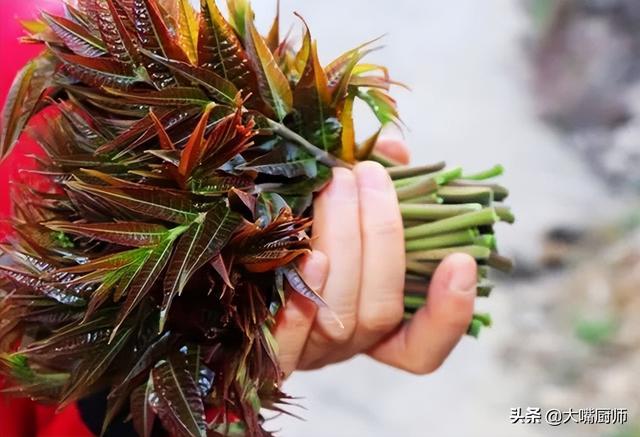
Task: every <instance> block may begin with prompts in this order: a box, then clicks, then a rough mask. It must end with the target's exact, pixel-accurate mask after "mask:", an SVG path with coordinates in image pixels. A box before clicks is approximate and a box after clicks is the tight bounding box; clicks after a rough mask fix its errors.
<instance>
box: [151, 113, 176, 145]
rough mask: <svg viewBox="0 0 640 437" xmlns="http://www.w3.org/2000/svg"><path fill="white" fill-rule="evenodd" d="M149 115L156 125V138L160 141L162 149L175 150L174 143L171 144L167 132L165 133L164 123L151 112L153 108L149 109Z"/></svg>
mask: <svg viewBox="0 0 640 437" xmlns="http://www.w3.org/2000/svg"><path fill="white" fill-rule="evenodd" d="M149 117H150V118H151V120H152V121H153V124H154V125H155V126H156V130H157V131H158V140H159V141H160V147H162V149H163V150H164V151H168V152H175V151H176V146H175V144H173V141H171V138H170V137H169V134H167V131H166V130H165V128H164V125H163V124H162V122H161V121H160V119H159V118H158V116H157V115H156V114H155V112H153V110H150V111H149Z"/></svg>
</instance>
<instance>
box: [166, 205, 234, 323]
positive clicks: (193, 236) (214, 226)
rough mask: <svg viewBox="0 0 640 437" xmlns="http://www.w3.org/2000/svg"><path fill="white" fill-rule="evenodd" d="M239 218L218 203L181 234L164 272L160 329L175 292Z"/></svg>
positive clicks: (222, 241) (228, 234)
mask: <svg viewBox="0 0 640 437" xmlns="http://www.w3.org/2000/svg"><path fill="white" fill-rule="evenodd" d="M241 220H242V218H241V217H240V215H238V214H236V213H234V212H232V211H231V210H230V209H229V208H228V207H227V206H226V205H225V204H224V203H221V204H218V205H217V206H216V207H214V208H213V209H211V210H210V211H209V212H207V213H205V214H201V215H200V216H199V217H198V219H197V220H196V221H195V223H194V224H192V225H191V227H190V228H189V230H187V232H185V234H184V235H183V236H182V237H181V238H180V241H179V242H178V244H177V246H176V250H175V252H174V254H173V257H172V258H171V263H170V264H169V267H168V268H167V273H166V275H165V280H164V293H165V297H164V301H163V303H162V310H161V312H160V330H162V329H163V328H164V322H165V320H166V318H167V316H168V313H169V309H170V307H171V303H172V301H173V299H174V297H175V296H176V294H178V295H179V294H181V293H182V290H183V289H184V287H185V285H187V282H188V281H189V279H191V276H193V274H194V273H195V272H196V271H197V270H198V269H200V268H201V267H203V266H204V265H205V264H206V263H208V262H210V261H211V260H212V259H213V258H214V257H215V256H216V255H218V254H219V253H220V250H222V248H223V247H224V246H225V245H226V244H227V242H228V241H229V239H230V238H231V236H232V234H233V232H234V231H235V230H236V229H237V227H238V225H239V224H240V222H241Z"/></svg>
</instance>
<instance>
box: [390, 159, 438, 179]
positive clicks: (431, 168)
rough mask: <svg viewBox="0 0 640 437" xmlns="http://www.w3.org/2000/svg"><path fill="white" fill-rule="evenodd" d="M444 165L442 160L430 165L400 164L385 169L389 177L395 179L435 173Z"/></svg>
mask: <svg viewBox="0 0 640 437" xmlns="http://www.w3.org/2000/svg"><path fill="white" fill-rule="evenodd" d="M445 166H446V164H445V163H444V162H439V163H437V164H431V165H421V166H417V167H411V166H408V165H402V166H399V167H390V168H388V169H387V171H388V172H389V176H391V179H393V180H397V179H406V178H410V177H414V176H423V175H426V174H429V173H435V172H437V171H440V170H443V169H444V168H445Z"/></svg>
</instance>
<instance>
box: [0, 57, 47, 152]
mask: <svg viewBox="0 0 640 437" xmlns="http://www.w3.org/2000/svg"><path fill="white" fill-rule="evenodd" d="M54 67H55V65H54V62H52V61H51V59H50V58H49V57H47V56H44V55H43V56H39V57H37V58H35V59H34V60H33V61H31V62H29V63H28V64H27V65H26V66H25V67H24V68H22V70H20V72H18V74H17V75H16V77H15V79H14V80H13V83H12V84H11V88H10V89H9V94H8V95H7V99H6V101H5V104H4V109H3V111H2V135H1V136H0V159H2V158H4V157H5V156H6V155H8V154H9V152H10V151H11V149H12V148H13V146H15V144H16V143H17V141H18V138H19V136H20V133H21V132H22V130H23V129H24V127H25V125H26V124H27V121H28V120H29V118H30V117H31V115H32V113H33V111H34V110H35V108H36V104H37V102H38V100H39V99H40V98H41V96H42V95H43V93H44V92H45V90H46V89H47V88H48V87H49V86H50V85H51V80H52V78H53V72H54Z"/></svg>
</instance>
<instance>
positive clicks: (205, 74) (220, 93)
mask: <svg viewBox="0 0 640 437" xmlns="http://www.w3.org/2000/svg"><path fill="white" fill-rule="evenodd" d="M147 56H149V57H150V58H152V59H153V60H155V61H157V62H159V63H160V64H163V65H165V66H166V67H168V68H169V69H171V70H172V71H174V72H175V73H177V74H179V75H180V76H182V77H184V78H185V79H187V80H189V81H191V83H192V84H193V85H198V86H201V87H203V88H205V89H206V90H207V92H209V93H210V94H211V95H213V96H214V98H216V99H218V100H219V101H221V102H223V103H229V104H232V105H235V104H236V103H237V102H236V100H237V99H236V98H237V96H238V89H237V88H236V87H235V85H234V84H232V83H231V82H229V81H228V80H227V79H225V78H223V77H222V76H219V75H218V74H217V73H215V72H213V71H211V70H209V69H206V68H202V67H197V66H195V65H190V64H187V63H185V62H179V61H174V60H169V59H165V58H162V57H159V56H156V55H154V54H152V53H151V52H147Z"/></svg>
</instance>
